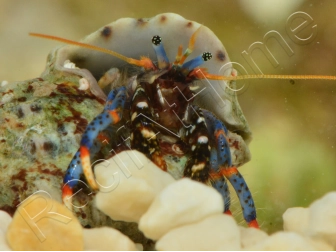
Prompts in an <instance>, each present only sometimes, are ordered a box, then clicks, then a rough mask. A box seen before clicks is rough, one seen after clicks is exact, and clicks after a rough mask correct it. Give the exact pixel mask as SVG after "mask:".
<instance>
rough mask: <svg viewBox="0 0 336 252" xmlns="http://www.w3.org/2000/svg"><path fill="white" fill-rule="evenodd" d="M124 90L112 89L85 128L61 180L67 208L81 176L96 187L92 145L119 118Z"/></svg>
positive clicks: (124, 99)
mask: <svg viewBox="0 0 336 252" xmlns="http://www.w3.org/2000/svg"><path fill="white" fill-rule="evenodd" d="M126 92H127V89H126V87H119V88H117V89H114V90H112V91H111V92H110V93H109V95H108V97H107V101H106V104H105V107H104V110H103V112H102V113H101V114H99V115H98V116H97V117H96V118H95V119H94V120H93V121H92V122H91V123H90V124H89V125H88V127H87V128H86V129H85V132H84V134H83V137H82V140H81V143H80V148H79V150H78V151H77V153H76V154H75V156H74V157H73V159H72V161H71V162H70V165H69V167H68V170H67V172H66V175H65V177H64V180H63V189H62V199H63V202H64V203H65V205H66V206H67V207H68V208H69V209H72V200H71V197H72V195H73V189H74V187H75V186H77V185H78V184H79V182H80V179H81V178H83V177H84V180H86V181H87V182H88V184H89V186H90V187H91V188H92V189H93V190H97V189H98V185H97V183H96V181H95V179H94V175H93V171H92V167H91V160H90V154H91V155H92V154H94V153H95V152H97V151H98V150H97V147H95V145H94V143H95V140H96V138H97V136H98V134H99V133H100V132H101V131H103V130H104V129H106V128H107V127H108V126H109V125H111V124H116V123H118V122H119V121H120V120H121V118H122V113H123V109H124V105H125V101H126V97H127V93H126Z"/></svg>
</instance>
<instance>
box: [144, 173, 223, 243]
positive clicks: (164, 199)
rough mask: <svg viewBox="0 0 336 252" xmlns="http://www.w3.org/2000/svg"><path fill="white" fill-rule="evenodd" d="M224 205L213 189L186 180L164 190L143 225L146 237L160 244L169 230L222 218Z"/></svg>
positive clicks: (145, 215) (146, 215)
mask: <svg viewBox="0 0 336 252" xmlns="http://www.w3.org/2000/svg"><path fill="white" fill-rule="evenodd" d="M223 211H224V203H223V199H222V197H221V195H220V194H219V193H218V192H217V191H216V190H215V189H213V188H211V187H209V186H206V185H204V184H202V183H199V182H196V181H192V180H191V179H188V178H184V179H181V180H179V181H177V182H175V183H173V184H171V185H169V186H168V187H167V188H166V189H164V190H163V191H162V192H161V194H159V195H158V196H157V197H156V198H155V200H154V202H153V203H152V205H151V206H150V208H149V209H148V211H147V212H146V213H145V214H144V215H143V216H142V218H141V219H140V222H139V229H140V230H141V231H142V232H143V233H144V234H145V236H146V237H148V238H151V239H153V240H158V239H159V238H160V237H161V236H163V235H164V234H165V233H167V232H168V231H169V230H171V229H173V228H176V227H179V226H181V225H185V224H190V223H194V222H198V221H200V220H202V219H204V218H206V217H207V216H209V215H213V214H221V213H223Z"/></svg>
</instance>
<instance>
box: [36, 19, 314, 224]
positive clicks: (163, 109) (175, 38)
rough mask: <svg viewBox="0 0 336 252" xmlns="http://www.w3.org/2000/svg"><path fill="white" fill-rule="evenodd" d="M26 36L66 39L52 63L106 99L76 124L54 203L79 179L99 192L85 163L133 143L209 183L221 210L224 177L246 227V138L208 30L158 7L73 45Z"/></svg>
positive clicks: (228, 68) (171, 168)
mask: <svg viewBox="0 0 336 252" xmlns="http://www.w3.org/2000/svg"><path fill="white" fill-rule="evenodd" d="M31 35H33V36H38V37H44V38H49V39H55V40H58V41H62V42H65V43H68V44H71V46H66V47H64V48H63V49H61V50H63V51H62V52H63V54H62V53H60V55H64V56H60V57H59V59H58V62H56V63H55V64H56V65H58V67H59V68H62V67H63V65H64V62H65V61H66V60H70V61H71V62H75V63H76V66H78V67H79V68H73V69H66V68H62V70H64V71H69V72H70V71H72V72H73V73H76V74H79V75H82V76H83V77H84V78H85V79H86V80H87V81H88V83H89V85H90V89H91V92H92V93H93V94H95V95H97V96H99V97H101V98H103V99H105V101H106V103H105V107H104V110H103V111H102V113H101V114H99V115H98V116H97V117H96V118H95V119H94V120H93V121H92V122H91V123H90V124H89V125H88V127H87V128H86V130H85V132H84V134H83V136H82V140H81V142H80V148H79V150H78V151H77V153H76V154H75V155H74V157H73V159H72V161H71V163H70V165H69V167H68V170H67V172H66V175H65V177H64V181H63V182H64V186H63V201H64V202H65V204H67V206H68V207H69V208H70V207H71V197H73V196H74V195H73V194H74V191H75V190H76V189H77V188H78V187H80V186H82V183H79V181H84V182H87V183H88V184H89V186H90V187H91V188H92V189H93V190H98V189H99V187H98V185H97V182H96V181H95V178H94V175H93V170H92V169H93V167H92V164H93V163H94V162H96V161H97V160H101V159H105V158H110V157H111V156H113V155H116V154H118V153H120V152H121V151H124V150H129V149H134V150H138V151H140V152H142V153H143V154H145V155H146V156H147V157H148V158H149V159H150V160H152V162H154V163H155V164H156V165H157V166H158V167H159V168H161V169H162V170H164V171H168V172H169V173H171V174H172V175H173V176H174V177H175V178H178V177H189V178H191V179H193V180H196V181H199V182H202V183H206V184H208V185H211V186H213V187H214V188H215V189H216V190H217V191H218V192H219V193H220V194H221V195H222V197H223V200H224V204H225V206H224V212H225V213H229V214H230V193H229V190H228V184H227V181H229V182H230V183H231V184H232V186H233V188H234V190H235V191H236V193H237V195H238V198H239V201H240V204H241V207H242V211H243V215H244V218H245V221H246V222H247V224H248V226H250V227H256V228H258V227H259V225H258V222H257V220H256V209H255V205H254V201H253V198H252V195H251V192H250V190H249V188H248V186H247V184H246V182H245V180H244V178H243V176H242V175H241V174H240V172H239V171H238V169H237V167H238V166H240V165H242V164H243V163H245V162H246V161H248V160H249V157H250V156H249V150H248V148H247V144H246V142H247V143H248V141H249V139H250V135H251V133H250V131H249V128H248V125H247V122H246V120H245V118H244V116H243V114H242V112H241V110H240V107H239V104H238V102H237V98H236V94H235V89H234V87H235V83H234V80H236V79H239V76H236V72H235V70H233V69H232V65H231V63H230V61H229V58H228V55H227V53H226V51H225V49H224V47H223V45H222V44H221V42H220V41H219V39H218V38H217V37H216V36H215V35H214V34H213V32H211V31H210V30H209V29H208V28H207V27H205V26H202V25H200V24H198V23H196V22H193V21H189V20H186V19H184V18H183V17H181V16H179V15H177V14H172V13H166V14H160V15H157V16H156V17H154V18H151V19H138V20H136V19H131V18H124V19H120V20H117V21H116V22H114V23H112V24H110V25H107V26H105V27H103V28H101V29H100V30H98V32H95V33H93V34H91V35H89V36H88V37H87V38H85V40H84V41H83V42H75V41H71V40H67V39H62V38H58V37H54V36H49V35H42V34H36V33H32V34H31ZM163 44H165V46H164V45H163ZM150 45H152V47H153V48H154V50H153V49H152V48H150ZM183 47H184V48H186V50H185V51H184V53H183ZM87 49H91V50H87ZM153 52H155V55H154V54H153ZM111 55H112V56H111ZM144 55H146V56H144ZM111 67H112V69H111ZM84 68H85V69H88V70H89V71H87V70H85V69H84ZM109 69H110V70H109ZM107 70H108V71H107ZM106 71H107V72H106ZM104 72H106V74H105V75H103V73H104ZM102 75H103V77H102ZM93 77H95V78H93ZM240 77H241V78H248V77H250V78H259V77H263V78H265V77H268V78H270V77H271V78H272V77H273V78H287V79H296V78H299V77H297V76H289V77H288V76H264V75H263V76H240ZM99 78H100V81H99V82H98V84H97V82H96V80H95V79H99ZM301 78H309V76H304V77H301ZM105 93H108V95H107V96H106V95H105Z"/></svg>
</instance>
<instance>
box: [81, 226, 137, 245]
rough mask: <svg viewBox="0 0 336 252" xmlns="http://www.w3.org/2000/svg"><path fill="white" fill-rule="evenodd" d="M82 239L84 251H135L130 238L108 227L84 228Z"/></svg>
mask: <svg viewBox="0 0 336 252" xmlns="http://www.w3.org/2000/svg"><path fill="white" fill-rule="evenodd" d="M83 240H84V250H86V251H97V250H100V251H102V250H103V251H137V247H136V246H135V244H134V242H133V241H132V240H131V239H130V238H128V237H127V236H125V235H124V234H122V233H121V232H120V231H118V230H116V229H114V228H110V227H101V228H92V229H84V230H83Z"/></svg>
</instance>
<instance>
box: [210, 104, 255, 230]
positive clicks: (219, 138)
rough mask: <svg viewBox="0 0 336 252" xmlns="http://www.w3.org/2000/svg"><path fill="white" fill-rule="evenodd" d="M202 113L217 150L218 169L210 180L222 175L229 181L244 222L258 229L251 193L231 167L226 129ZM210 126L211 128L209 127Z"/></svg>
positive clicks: (240, 176) (220, 123)
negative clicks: (237, 200) (236, 196)
mask: <svg viewBox="0 0 336 252" xmlns="http://www.w3.org/2000/svg"><path fill="white" fill-rule="evenodd" d="M203 111H204V115H205V118H206V121H207V124H208V125H209V126H208V127H209V129H210V130H211V132H214V133H213V134H214V137H215V141H216V147H215V148H216V149H217V155H218V156H217V158H218V160H217V162H218V169H217V170H215V173H213V174H212V176H211V177H212V178H214V179H215V181H216V180H217V179H222V177H223V175H224V176H225V177H226V178H227V179H228V180H229V181H230V183H231V184H232V186H233V188H234V189H235V191H236V193H237V195H238V198H239V201H240V204H241V207H242V210H243V215H244V218H245V221H246V222H247V223H248V225H249V226H250V227H257V228H258V227H259V226H258V223H257V220H256V217H257V216H256V210H255V206H254V201H253V198H252V195H251V192H250V190H249V188H248V186H247V184H246V182H245V180H244V178H243V176H242V175H241V174H240V173H239V171H238V169H237V168H236V167H234V166H233V165H232V162H231V154H230V147H229V144H228V142H227V140H226V135H227V129H226V128H225V126H224V124H223V123H222V122H221V121H220V120H218V119H217V118H216V117H215V116H214V115H212V114H211V113H210V112H208V111H205V110H203ZM210 125H211V126H210Z"/></svg>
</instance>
